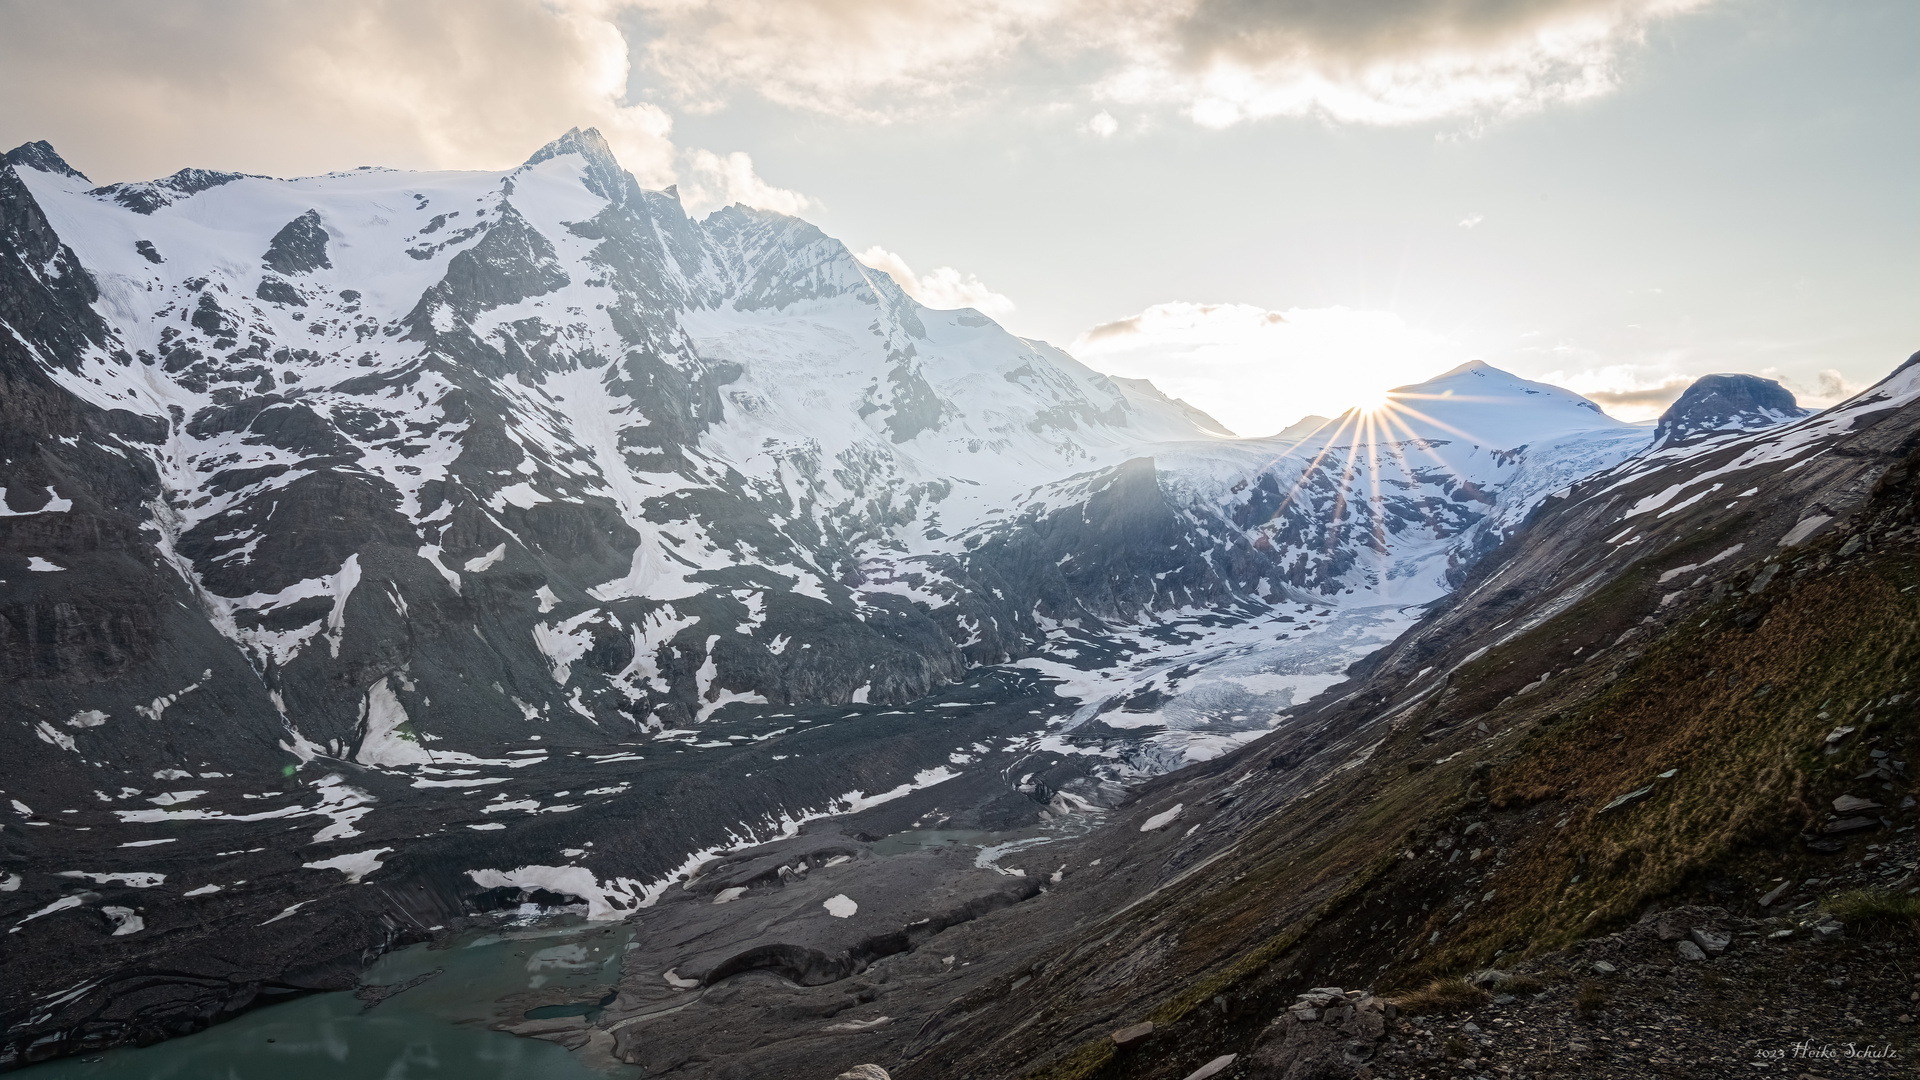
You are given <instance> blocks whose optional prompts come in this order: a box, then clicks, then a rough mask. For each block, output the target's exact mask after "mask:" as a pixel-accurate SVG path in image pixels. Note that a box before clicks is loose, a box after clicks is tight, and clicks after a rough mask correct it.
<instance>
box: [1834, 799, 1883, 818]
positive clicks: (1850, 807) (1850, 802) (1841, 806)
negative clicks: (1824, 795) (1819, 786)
mask: <svg viewBox="0 0 1920 1080" xmlns="http://www.w3.org/2000/svg"><path fill="white" fill-rule="evenodd" d="M1880 809H1883V807H1882V806H1881V804H1879V803H1877V802H1874V801H1873V800H1872V799H1862V798H1860V797H1859V796H1857V795H1842V796H1840V797H1839V798H1837V799H1835V800H1833V812H1834V813H1836V814H1863V813H1865V812H1867V811H1868V810H1880Z"/></svg>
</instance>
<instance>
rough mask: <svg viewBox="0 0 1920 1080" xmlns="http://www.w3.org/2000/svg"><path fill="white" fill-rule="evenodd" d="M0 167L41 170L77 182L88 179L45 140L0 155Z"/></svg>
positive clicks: (27, 143)
mask: <svg viewBox="0 0 1920 1080" xmlns="http://www.w3.org/2000/svg"><path fill="white" fill-rule="evenodd" d="M0 165H18V166H20V167H22V168H27V169H39V170H40V171H41V172H49V173H54V174H55V175H58V176H71V177H73V178H74V179H76V180H85V179H86V178H87V176H86V174H85V173H83V172H81V171H80V170H79V169H76V168H74V167H73V166H71V165H69V164H67V162H66V159H64V158H62V157H61V156H60V155H59V154H57V153H55V152H54V149H53V144H52V143H50V142H47V141H46V140H45V139H40V140H37V141H35V142H25V143H21V144H20V145H19V146H16V147H14V148H13V149H11V150H9V151H7V152H6V153H5V154H0Z"/></svg>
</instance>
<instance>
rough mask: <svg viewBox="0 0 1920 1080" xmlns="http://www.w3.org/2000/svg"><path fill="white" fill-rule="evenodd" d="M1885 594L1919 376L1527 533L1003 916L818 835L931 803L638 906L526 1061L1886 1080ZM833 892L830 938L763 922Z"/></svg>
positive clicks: (1903, 970)
mask: <svg viewBox="0 0 1920 1080" xmlns="http://www.w3.org/2000/svg"><path fill="white" fill-rule="evenodd" d="M1703 492H1704V493H1707V494H1706V495H1701V494H1700V493H1703ZM1917 557H1920V359H1917V360H1916V361H1912V362H1909V364H1908V365H1906V366H1905V367H1904V368H1903V369H1902V370H1901V371H1900V372H1897V373H1896V374H1895V375H1894V376H1892V377H1890V378H1889V379H1888V380H1886V381H1885V382H1883V383H1882V384H1881V385H1880V386H1879V387H1877V388H1875V390H1872V391H1869V392H1868V393H1867V394H1865V395H1862V396H1861V397H1860V398H1858V399H1855V400H1854V401H1853V402H1850V403H1848V404H1847V405H1844V406H1841V407H1837V408H1836V409H1833V410H1829V411H1828V412H1826V413H1823V414H1821V415H1819V416H1816V417H1811V418H1807V419H1804V420H1801V421H1798V422H1796V423H1794V424H1791V425H1788V426H1787V427H1785V428H1782V429H1778V430H1775V431H1771V432H1767V433H1763V434H1745V433H1735V434H1728V435H1724V436H1721V437H1716V438H1713V439H1709V440H1706V441H1704V442H1700V443H1695V444H1693V445H1692V446H1690V447H1688V448H1685V449H1684V450H1661V451H1656V452H1654V453H1653V454H1651V455H1649V456H1646V457H1643V458H1639V459H1635V460H1634V461H1631V462H1629V463H1627V464H1626V465H1623V466H1622V467H1620V468H1618V469H1615V470H1612V471H1610V472H1608V473H1605V474H1602V475H1599V476H1597V477H1594V478H1592V479H1590V480H1589V481H1587V482H1585V483H1583V484H1581V485H1579V486H1577V487H1576V488H1574V489H1572V490H1570V491H1568V492H1565V493H1563V494H1562V495H1561V496H1560V497H1558V498H1556V499H1554V500H1551V501H1550V502H1549V503H1548V504H1547V505H1546V506H1545V507H1544V508H1543V509H1542V511H1541V512H1540V513H1539V514H1538V515H1537V516H1536V517H1535V519H1534V520H1533V521H1532V523H1531V524H1530V525H1529V527H1528V528H1527V529H1525V530H1524V531H1522V532H1521V533H1520V534H1519V535H1518V536H1516V537H1515V538H1514V539H1513V540H1512V541H1510V542H1509V543H1507V544H1506V545H1504V546H1503V547H1502V548H1500V549H1499V550H1498V551H1496V552H1495V553H1494V554H1493V555H1491V556H1489V557H1488V558H1487V559H1486V560H1485V561H1483V563H1482V564H1480V565H1479V566H1477V567H1476V568H1475V570H1474V571H1473V572H1472V575H1471V577H1470V578H1469V580H1468V581H1466V582H1465V583H1464V584H1463V586H1462V588H1461V589H1460V590H1459V592H1458V593H1456V594H1455V595H1454V597H1453V598H1452V599H1451V600H1450V601H1449V602H1448V603H1447V606H1446V607H1445V608H1444V609H1443V610H1437V611H1435V612H1434V613H1432V614H1431V615H1430V616H1429V617H1428V618H1426V619H1425V620H1423V621H1422V622H1421V623H1420V624H1419V625H1418V626H1416V627H1415V628H1414V629H1413V630H1411V631H1409V632H1408V633H1407V634H1406V635H1404V636H1403V637H1402V638H1401V639H1400V640H1399V641H1397V642H1396V643H1394V645H1392V646H1391V647H1390V648H1388V649H1386V650H1384V651H1383V652H1381V653H1379V654H1376V656H1375V657H1374V658H1373V659H1371V660H1370V661H1368V662H1367V663H1366V664H1364V665H1363V666H1362V668H1361V669H1357V670H1356V671H1355V672H1354V675H1353V678H1352V679H1351V680H1350V681H1349V682H1347V683H1345V684H1343V685H1341V686H1338V687H1335V688H1333V689H1332V690H1330V691H1328V692H1327V693H1326V694H1324V695H1322V696H1321V697H1320V698H1317V699H1315V701H1314V702H1312V703H1309V705H1307V706H1306V707H1304V708H1301V709H1298V710H1296V711H1295V713H1294V714H1293V715H1292V716H1290V717H1288V718H1287V719H1286V720H1285V722H1284V723H1283V724H1282V725H1281V728H1280V731H1279V733H1278V734H1276V735H1275V736H1273V737H1271V738H1269V739H1267V740H1264V741H1262V742H1260V743H1256V744H1254V745H1252V746H1249V747H1247V748H1246V749H1244V750H1242V751H1239V752H1237V753H1235V754H1232V755H1228V756H1226V757H1223V758H1219V759H1216V760H1214V761H1212V762H1208V763H1205V764H1203V765H1199V766H1195V767H1193V768H1190V769H1186V770H1183V771H1180V772H1177V773H1173V774H1170V775H1167V776H1164V777H1161V778H1159V779H1157V780H1154V781H1152V782H1150V783H1148V784H1147V785H1145V786H1144V787H1143V788H1141V789H1139V790H1138V791H1137V797H1136V798H1135V799H1134V800H1133V801H1132V802H1131V803H1130V804H1128V805H1127V806H1126V807H1125V808H1124V809H1122V810H1121V811H1119V812H1118V813H1116V814H1115V815H1113V817H1112V818H1111V819H1110V820H1108V821H1107V823H1106V824H1105V825H1104V826H1102V827H1101V828H1099V829H1096V830H1095V831H1093V832H1092V833H1090V834H1088V835H1087V836H1085V837H1083V838H1081V839H1078V840H1073V841H1065V842H1060V843H1056V844H1051V845H1046V846H1042V847H1038V848H1032V849H1028V850H1025V851H1021V852H1017V853H1014V854H1011V855H1008V856H1006V857H1004V858H1002V859H1001V860H1000V864H999V865H1000V866H1001V867H1002V868H1004V869H1007V870H1017V871H1022V872H1023V873H1024V876H1025V881H1024V882H1020V883H1019V887H1017V888H1016V887H1014V884H1013V883H1008V882H1005V880H1004V879H1002V878H998V877H996V876H995V875H993V874H991V873H988V872H984V871H979V870H976V869H975V868H974V867H973V866H972V865H970V864H967V863H959V864H956V865H954V866H953V867H952V868H951V870H950V872H949V873H948V874H947V875H946V876H945V877H944V878H940V881H941V884H940V885H939V886H938V887H934V886H930V885H928V884H926V883H925V882H924V881H922V882H918V883H916V882H915V881H913V880H910V879H913V878H914V876H915V875H919V874H925V873H928V871H926V870H925V869H924V868H918V867H878V866H876V865H875V864H874V860H873V859H872V858H871V857H870V856H871V855H872V852H871V851H869V850H867V849H866V848H865V847H864V846H862V845H861V844H859V843H858V842H857V841H858V840H859V837H858V836H854V835H851V832H858V831H860V830H867V831H869V832H873V833H880V832H885V831H887V830H888V829H889V828H894V829H897V828H900V827H902V826H903V825H905V824H908V823H909V821H910V820H911V816H912V815H914V814H920V815H928V814H931V813H932V812H933V811H935V810H937V809H938V807H937V806H936V805H934V802H935V800H937V798H938V795H939V789H938V788H934V789H929V790H928V791H926V792H921V793H918V794H917V795H916V796H914V797H912V798H910V799H907V800H902V801H901V803H900V804H898V805H895V806H893V807H890V808H889V810H888V813H890V814H893V815H896V816H899V817H901V819H902V820H898V821H891V822H860V821H859V820H858V819H856V821H855V823H853V824H842V825H840V826H838V827H839V828H840V829H842V830H843V835H842V836H841V837H840V838H839V839H837V840H829V839H827V838H825V837H824V836H820V835H814V836H802V837H800V838H798V839H797V840H795V841H792V842H790V846H785V847H782V846H775V847H771V848H768V849H764V850H762V851H758V852H748V853H744V854H742V855H741V856H739V857H737V859H735V860H734V861H732V862H730V863H728V864H727V865H725V866H718V867H713V868H709V871H708V872H707V874H704V875H702V876H700V877H697V878H696V880H694V881H691V882H689V883H688V884H687V887H686V889H685V890H678V889H676V890H670V895H669V896H668V898H667V901H666V902H664V903H663V904H662V905H661V907H660V908H657V909H652V910H649V911H646V912H642V913H640V914H639V915H637V916H636V921H637V922H638V923H639V925H640V929H641V931H642V934H641V940H642V941H643V942H644V944H643V945H642V947H641V948H639V949H636V950H635V951H634V952H633V953H631V954H630V955H629V959H628V963H627V965H626V968H625V970H624V971H623V978H622V981H621V985H620V987H619V990H620V994H619V996H618V997H617V999H615V1000H614V1002H613V1004H611V1005H610V1006H609V1007H608V1008H607V1010H606V1011H605V1013H604V1015H603V1017H602V1018H601V1019H600V1020H599V1021H597V1022H596V1023H594V1024H589V1023H587V1022H585V1021H584V1020H582V1021H575V1022H571V1023H570V1024H564V1025H556V1028H555V1029H551V1030H545V1031H536V1030H530V1029H526V1028H525V1027H524V1026H523V1031H524V1033H526V1034H532V1035H537V1036H539V1037H546V1038H553V1039H556V1040H558V1041H563V1042H566V1043H567V1044H568V1045H580V1046H583V1047H586V1048H587V1049H588V1050H589V1051H592V1052H599V1053H605V1054H609V1055H611V1056H612V1057H614V1058H617V1059H620V1060H625V1061H628V1062H632V1063H637V1064H643V1065H645V1066H646V1068H647V1070H648V1072H647V1075H656V1074H662V1073H677V1072H678V1071H683V1070H699V1071H700V1073H701V1074H703V1075H717V1076H729V1077H734V1076H737V1077H749V1076H771V1075H780V1076H796V1077H800V1076H813V1075H817V1076H820V1077H822V1078H825V1077H830V1076H833V1075H834V1074H835V1073H836V1072H838V1071H840V1070H842V1069H846V1068H848V1067H849V1066H851V1065H854V1064H857V1063H863V1062H871V1063H877V1064H879V1065H882V1066H884V1067H885V1068H887V1069H888V1070H889V1071H890V1072H891V1074H892V1075H893V1076H894V1077H895V1078H897V1080H898V1078H916V1080H917V1078H929V1080H930V1078H935V1077H969V1078H972V1077H1020V1076H1031V1077H1047V1078H1058V1080H1064V1078H1068V1077H1153V1078H1168V1080H1181V1078H1188V1077H1191V1076H1194V1075H1214V1076H1223V1077H1249V1078H1251V1077H1272V1078H1280V1077H1285V1078H1288V1080H1305V1078H1310V1077H1311V1078H1326V1077H1349V1076H1352V1077H1363V1076H1379V1077H1408V1076H1427V1075H1432V1076H1441V1075H1494V1074H1499V1075H1511V1076H1544V1075H1557V1076H1646V1075H1681V1076H1704V1075H1722V1074H1730V1073H1732V1072H1739V1071H1741V1070H1745V1069H1747V1068H1749V1066H1748V1065H1746V1064H1744V1063H1745V1062H1747V1061H1749V1060H1753V1059H1754V1058H1756V1056H1758V1055H1762V1054H1763V1053H1773V1052H1778V1053H1780V1054H1788V1053H1791V1052H1792V1051H1791V1049H1790V1047H1791V1044H1792V1043H1794V1042H1796V1041H1799V1042H1805V1041H1807V1040H1814V1041H1815V1042H1816V1043H1817V1042H1820V1041H1822V1040H1824V1042H1825V1043H1826V1044H1829V1045H1835V1046H1842V1045H1844V1044H1845V1043H1847V1042H1849V1041H1851V1042H1853V1043H1855V1044H1856V1046H1857V1047H1861V1048H1864V1047H1866V1046H1867V1045H1868V1044H1872V1045H1874V1046H1877V1047H1880V1048H1882V1049H1883V1050H1885V1051H1886V1052H1887V1053H1897V1054H1898V1055H1900V1057H1899V1059H1898V1060H1899V1061H1900V1062H1901V1063H1902V1064H1899V1065H1896V1066H1892V1068H1896V1069H1897V1068H1904V1067H1906V1066H1905V1064H1904V1063H1905V1062H1907V1061H1910V1057H1908V1056H1907V1055H1909V1054H1910V1052H1911V1047H1910V1043H1911V1039H1910V1032H1911V1030H1912V1028H1911V1013H1912V1012H1913V1010H1914V1008H1915V1006H1914V1004H1913V1003H1912V1002H1911V1001H1909V1000H1908V995H1909V994H1911V993H1912V992H1913V986H1912V975H1913V971H1912V966H1913V958H1914V956H1915V950H1914V937H1913V934H1914V927H1913V926H1912V910H1913V902H1912V896H1913V893H1912V892H1911V891H1910V890H1913V889H1914V888H1915V886H1916V884H1917V883H1916V881H1915V878H1914V858H1915V852H1914V839H1913V834H1912V828H1911V821H1912V819H1913V813H1912V807H1913V799H1912V794H1911V789H1912V784H1911V770H1910V766H1909V763H1910V762H1911V761H1912V760H1913V758H1912V755H1913V753H1914V752H1915V751H1916V750H1920V746H1916V745H1915V743H1916V741H1920V740H1917V739H1916V734H1917V731H1920V728H1917V726H1916V725H1915V723H1914V714H1915V706H1916V702H1917V701H1920V679H1917V678H1916V676H1920V563H1917V562H1916V559H1917ZM823 845H825V846H823ZM829 851H831V852H833V853H837V854H832V855H829ZM841 854H844V855H846V856H847V858H845V859H839V856H840V855H841ZM834 859H839V861H838V862H833V860H834ZM830 864H831V865H830ZM780 868H784V869H780ZM776 870H777V872H776ZM983 875H984V876H983ZM934 876H936V877H937V876H938V875H934ZM1036 883H1037V885H1038V887H1037V888H1033V887H1030V886H1031V885H1033V884H1036ZM723 887H725V888H726V889H737V890H738V891H737V892H733V893H731V894H730V895H728V896H726V897H725V899H724V900H723V899H722V891H723ZM683 893H686V894H691V895H684V896H683V895H682V894H683ZM903 893H909V894H914V895H907V896H904V897H903V895H902V894H903ZM963 893H964V894H966V896H962V895H961V894H963ZM833 895H840V896H844V897H848V898H852V899H854V900H856V901H858V902H859V903H860V904H861V905H863V906H862V908H861V911H862V912H865V911H866V910H867V908H866V907H865V905H867V904H869V903H871V904H873V905H874V910H875V912H876V914H875V916H874V918H875V921H874V922H872V923H869V924H866V926H867V927H868V929H867V931H866V936H864V937H863V936H861V935H860V934H856V933H854V932H853V931H854V929H855V928H856V927H858V926H860V925H861V924H860V922H859V920H860V919H863V918H865V916H864V915H855V916H854V917H852V918H850V919H849V920H848V926H847V928H846V929H845V930H844V931H838V930H836V931H834V932H832V933H828V932H824V931H822V930H821V927H823V926H830V925H831V921H822V920H821V919H820V918H817V917H816V918H814V919H813V920H812V921H808V920H807V919H806V918H802V917H801V916H803V915H804V914H805V912H806V910H808V909H810V908H811V907H817V906H819V905H820V904H821V903H822V902H823V901H824V900H825V899H827V898H829V897H831V896H833ZM969 897H970V898H971V899H969ZM716 901H720V902H721V903H724V904H725V905H726V906H720V905H719V904H716ZM916 903H918V905H919V906H918V908H916ZM969 903H970V904H972V908H971V909H970V910H969V911H968V913H967V917H965V918H957V917H953V916H952V912H954V911H957V910H959V909H960V908H961V907H964V906H966V905H967V904H969ZM883 922H884V923H886V924H887V925H886V926H882V925H881V923H883ZM1696 957H1697V959H1695V958H1696ZM829 969H831V970H829ZM668 975H672V976H673V977H672V978H667V976H668ZM1465 977H1472V979H1473V980H1474V981H1475V982H1477V983H1478V984H1480V985H1479V986H1474V985H1471V984H1469V983H1468V982H1465V981H1461V980H1462V979H1463V978H1465ZM676 980H678V981H676ZM683 984H684V985H683ZM1341 987H1346V988H1358V991H1356V992H1354V993H1350V994H1349V993H1341V992H1339V990H1338V988H1341ZM1319 988H1335V989H1334V990H1333V991H1332V992H1330V993H1320V994H1319V995H1318V996H1317V997H1308V998H1306V999H1302V998H1301V997H1300V996H1299V995H1302V994H1309V993H1311V992H1314V991H1316V990H1317V989H1319ZM1489 988H1490V990H1491V992H1489ZM1368 993H1371V994H1375V995H1379V996H1377V997H1373V998H1368V997H1367V996H1366V995H1367V994H1368ZM1389 1003H1391V1004H1392V1007H1391V1008H1389V1007H1388V1005H1389ZM1463 1010H1464V1012H1463ZM1903 1016H1904V1017H1905V1019H1903ZM1780 1018H1785V1019H1787V1020H1788V1021H1789V1022H1788V1023H1786V1024H1784V1025H1783V1024H1782V1023H1780V1022H1779V1019H1780ZM1143 1024H1150V1025H1151V1029H1150V1031H1149V1032H1148V1033H1146V1034H1141V1033H1142V1032H1143V1031H1146V1030H1147V1029H1142V1028H1140V1027H1139V1025H1143ZM1123 1029H1132V1030H1131V1031H1130V1032H1128V1036H1127V1038H1126V1040H1125V1045H1122V1042H1121V1041H1119V1040H1116V1038H1115V1037H1114V1033H1115V1032H1119V1031H1122V1030H1123ZM595 1048H597V1051H596V1050H595ZM1228 1056H1232V1060H1231V1061H1229V1062H1226V1063H1224V1064H1222V1065H1221V1066H1220V1068H1219V1071H1217V1072H1212V1073H1199V1072H1197V1070H1202V1069H1204V1068H1206V1067H1208V1066H1209V1065H1210V1064H1212V1063H1216V1062H1219V1061H1220V1059H1222V1058H1226V1057H1228ZM1779 1060H1784V1059H1779ZM1889 1060H1892V1059H1889V1058H1887V1057H1884V1056H1883V1057H1879V1058H1867V1057H1860V1058H1856V1059H1848V1061H1846V1062H1844V1063H1842V1064H1838V1065H1836V1064H1832V1063H1828V1062H1823V1063H1822V1064H1821V1069H1822V1071H1821V1073H1820V1075H1823V1076H1824V1075H1863V1076H1873V1075H1897V1074H1898V1073H1897V1072H1888V1071H1886V1070H1887V1069H1888V1068H1889V1066H1888V1065H1887V1064H1886V1063H1887V1062H1888V1061H1889ZM1462 1070H1465V1071H1462ZM1874 1070H1880V1071H1874ZM1788 1075H1792V1073H1789V1074H1788Z"/></svg>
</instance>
